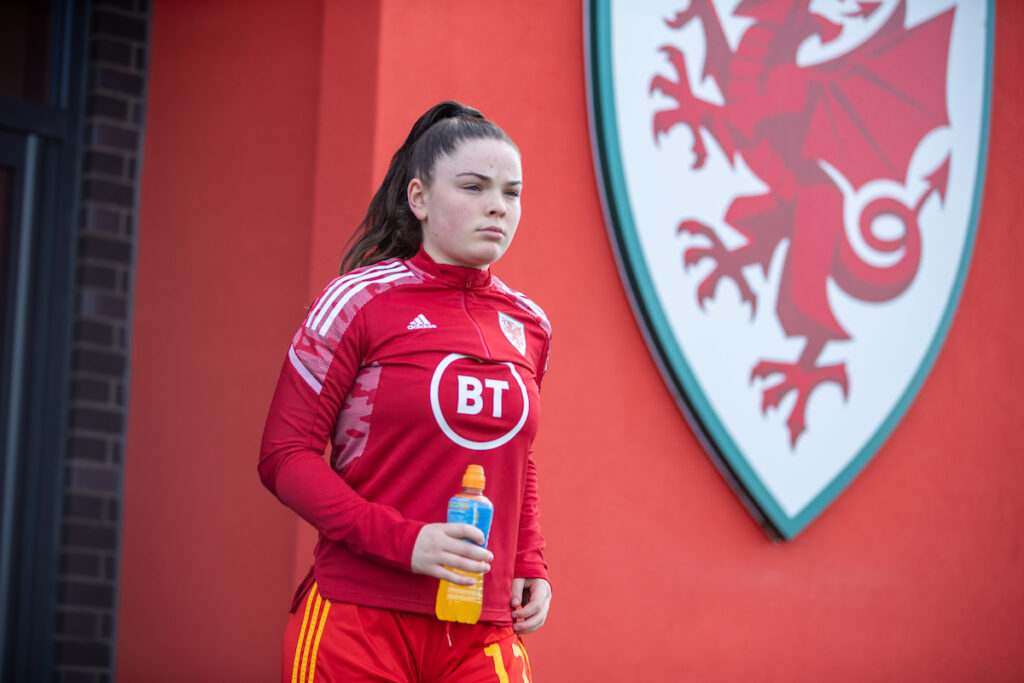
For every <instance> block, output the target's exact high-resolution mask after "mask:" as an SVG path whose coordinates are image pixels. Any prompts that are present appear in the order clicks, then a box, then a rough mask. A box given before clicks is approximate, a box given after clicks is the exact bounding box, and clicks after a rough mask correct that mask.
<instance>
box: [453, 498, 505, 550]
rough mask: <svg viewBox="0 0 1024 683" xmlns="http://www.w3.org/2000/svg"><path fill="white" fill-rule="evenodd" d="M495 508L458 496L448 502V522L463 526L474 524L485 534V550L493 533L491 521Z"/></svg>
mask: <svg viewBox="0 0 1024 683" xmlns="http://www.w3.org/2000/svg"><path fill="white" fill-rule="evenodd" d="M493 518H494V508H493V507H491V506H490V505H488V504H487V503H485V502H483V501H479V500H474V499H472V498H463V497H460V496H456V497H454V498H452V499H451V500H449V501H448V521H449V522H457V523H461V524H472V525H473V526H475V527H476V528H477V529H479V530H480V531H482V532H484V544H483V546H481V547H483V548H486V547H487V539H488V538H489V537H490V533H491V520H492V519H493Z"/></svg>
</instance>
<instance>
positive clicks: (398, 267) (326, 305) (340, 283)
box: [306, 262, 409, 328]
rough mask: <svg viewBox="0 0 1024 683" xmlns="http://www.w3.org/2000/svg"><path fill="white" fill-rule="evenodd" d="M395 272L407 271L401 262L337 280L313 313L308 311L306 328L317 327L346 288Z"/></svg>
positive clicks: (376, 267) (369, 269)
mask: <svg viewBox="0 0 1024 683" xmlns="http://www.w3.org/2000/svg"><path fill="white" fill-rule="evenodd" d="M396 272H401V273H407V272H409V271H408V269H407V268H406V267H405V266H404V265H402V263H401V262H398V263H392V264H390V265H388V266H375V267H373V268H368V269H367V270H365V271H361V272H359V273H354V274H351V275H346V276H345V277H342V278H338V280H336V281H335V282H334V284H332V285H331V286H330V287H329V288H328V290H327V292H325V293H324V296H323V297H322V298H321V300H320V303H319V304H317V306H316V308H315V309H314V310H313V311H310V314H309V316H307V317H306V327H311V328H315V327H318V326H319V325H320V323H321V321H323V319H324V316H325V315H327V312H328V311H330V310H332V307H333V305H334V302H335V301H336V300H337V299H338V297H339V296H341V295H342V293H343V292H344V291H345V290H346V289H347V288H349V287H351V286H355V285H358V284H359V283H360V282H365V281H367V280H372V279H374V278H376V277H383V276H386V275H389V274H391V273H396Z"/></svg>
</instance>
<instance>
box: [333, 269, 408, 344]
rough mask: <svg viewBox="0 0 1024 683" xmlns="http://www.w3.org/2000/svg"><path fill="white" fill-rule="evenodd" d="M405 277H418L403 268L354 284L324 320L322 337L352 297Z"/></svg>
mask: <svg viewBox="0 0 1024 683" xmlns="http://www.w3.org/2000/svg"><path fill="white" fill-rule="evenodd" d="M405 277H416V275H415V274H414V273H412V272H410V271H409V270H408V269H406V268H403V269H402V272H401V273H395V274H394V275H389V276H388V277H385V278H381V279H379V280H364V281H362V282H360V283H358V284H356V285H353V286H352V288H351V289H349V290H348V292H346V293H345V296H343V297H341V298H340V299H339V300H338V302H337V303H336V304H334V308H332V309H331V313H330V315H328V316H327V318H326V319H325V320H324V323H323V325H321V326H320V328H319V329H318V330H317V332H319V333H320V336H321V337H324V336H326V335H327V330H329V329H331V324H332V323H333V322H334V319H335V318H337V317H338V314H339V313H341V309H343V308H344V307H345V304H347V303H348V302H349V300H350V299H352V297H354V296H355V295H356V294H358V293H359V292H361V291H363V290H364V289H366V288H367V287H369V286H370V285H382V284H386V283H388V282H394V281H395V280H401V279H402V278H405Z"/></svg>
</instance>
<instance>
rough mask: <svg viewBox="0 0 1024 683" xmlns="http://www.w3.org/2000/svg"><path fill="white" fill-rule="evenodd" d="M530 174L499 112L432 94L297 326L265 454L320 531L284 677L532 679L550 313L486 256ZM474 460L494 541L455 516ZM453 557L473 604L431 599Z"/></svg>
mask: <svg viewBox="0 0 1024 683" xmlns="http://www.w3.org/2000/svg"><path fill="white" fill-rule="evenodd" d="M521 192H522V167H521V163H520V158H519V151H518V149H517V148H516V147H515V145H514V144H513V143H512V141H511V140H510V139H509V137H508V136H507V135H506V134H505V133H504V131H502V130H501V129H500V128H498V127H497V126H496V125H495V124H493V123H491V122H490V121H488V120H486V119H485V118H484V117H483V116H482V115H481V114H480V112H478V111H476V110H475V109H471V108H468V107H464V106H462V105H460V104H459V103H457V102H442V103H440V104H438V105H436V106H434V107H433V108H431V109H430V110H429V111H427V112H426V113H425V114H424V115H423V116H421V117H420V119H419V120H418V121H416V123H415V125H414V126H413V128H412V131H411V132H410V133H409V136H408V138H407V139H406V140H405V142H404V143H403V144H402V146H401V147H400V148H399V149H398V151H397V152H396V153H395V155H394V157H393V158H392V160H391V165H390V167H389V169H388V172H387V175H386V176H385V178H384V181H383V183H382V185H381V187H380V189H378V190H377V193H376V195H374V197H373V200H372V201H371V203H370V206H369V209H368V211H367V213H366V217H365V218H364V219H363V222H362V224H361V225H360V229H359V232H357V235H356V239H355V241H354V243H353V244H352V246H351V248H350V249H349V250H348V252H347V254H346V255H345V257H344V259H343V261H342V272H343V275H342V276H341V277H339V278H337V279H335V280H334V281H333V282H331V283H330V284H329V285H328V286H327V287H326V288H325V289H324V291H323V292H322V293H321V294H320V296H319V297H318V298H317V299H316V300H315V301H314V302H313V304H312V306H311V307H310V309H309V312H308V315H307V316H306V320H305V322H304V324H303V325H302V327H301V328H300V329H299V331H298V332H297V333H296V334H295V337H294V338H293V340H292V345H291V347H290V348H289V350H288V356H287V358H286V359H285V362H284V367H283V368H282V370H281V376H280V379H279V381H278V385H277V389H276V391H275V394H274V398H273V401H272V403H271V407H270V413H269V416H268V417H267V424H266V428H265V431H264V435H263V445H262V448H261V452H260V463H259V473H260V478H261V480H262V481H263V483H264V485H265V486H266V487H267V488H268V489H270V491H271V492H273V493H274V495H276V496H277V497H278V498H279V499H280V500H281V501H282V502H283V503H284V504H285V505H287V506H289V507H290V508H292V509H293V510H295V511H296V512H297V513H298V514H299V515H301V516H302V517H303V518H304V519H306V520H307V521H308V522H310V523H311V524H312V525H313V526H315V527H316V528H317V530H318V531H319V541H318V543H317V546H316V552H315V559H314V564H313V567H312V568H311V569H310V573H309V575H308V577H307V578H306V580H305V581H303V583H302V584H301V585H300V586H299V589H298V591H297V592H296V596H295V599H294V601H293V604H292V617H291V619H290V621H289V624H288V627H287V630H286V634H285V645H284V668H283V680H292V681H312V680H325V681H326V680H344V681H349V680H352V681H356V680H359V681H361V680H374V681H440V680H446V681H469V682H473V681H515V682H518V681H520V680H523V681H530V680H531V678H530V670H529V663H528V660H527V658H526V650H525V648H524V647H523V644H522V641H521V640H520V639H519V636H520V635H523V634H526V633H530V632H532V631H535V630H536V629H538V628H540V627H541V625H542V624H543V623H544V620H545V619H546V617H547V612H548V606H549V603H550V600H551V587H550V584H549V583H548V581H547V565H546V563H545V562H544V558H543V555H542V551H543V548H544V539H543V537H542V536H541V532H540V526H539V523H538V510H537V503H538V493H537V473H536V468H535V466H534V463H533V460H532V458H531V455H530V453H531V444H532V442H533V438H534V435H535V433H536V431H537V421H538V408H539V400H538V390H539V388H540V384H541V380H542V378H543V375H544V371H545V369H546V366H547V358H548V350H549V347H550V330H551V328H550V325H549V324H548V321H547V318H546V317H545V316H544V313H543V311H541V309H540V308H539V307H538V306H537V305H536V304H534V303H533V302H532V301H530V300H529V299H528V298H527V297H526V296H524V295H523V294H521V293H519V292H517V291H515V290H513V289H510V288H509V287H507V286H506V285H505V284H504V283H502V282H501V281H500V280H498V278H497V277H495V276H493V275H492V274H491V273H490V272H489V270H488V267H489V266H490V265H491V264H492V263H494V262H495V261H497V260H498V259H499V258H501V256H502V254H504V253H505V250H506V249H507V248H508V246H509V243H510V242H511V241H512V238H513V237H514V236H515V232H516V228H517V227H518V225H519V217H520V194H521ZM328 443H330V444H331V459H330V465H328V464H327V462H326V461H325V460H324V458H323V457H322V454H323V453H324V450H325V448H326V446H327V444H328ZM469 464H478V465H481V466H482V467H483V468H484V472H485V475H486V478H487V483H486V490H485V492H484V493H485V495H486V496H487V497H488V498H489V499H490V500H491V501H492V502H493V503H494V521H493V523H492V526H491V532H490V537H489V539H488V546H487V549H486V550H485V549H484V548H481V547H480V546H479V544H482V543H483V541H484V538H483V534H482V533H481V532H480V531H479V530H478V529H476V528H475V527H473V526H470V525H465V524H447V523H444V520H445V515H446V509H447V501H448V498H450V497H451V496H452V495H453V494H454V493H457V492H458V491H459V490H460V487H461V480H462V475H463V473H464V472H465V470H466V467H467V466H468V465H469ZM451 568H455V569H460V570H465V571H469V572H483V573H485V577H484V603H483V609H482V616H481V620H480V623H478V624H475V625H466V624H458V623H448V622H441V621H438V620H437V619H436V617H435V616H434V605H435V599H436V595H437V589H438V585H439V582H438V579H446V580H448V581H450V582H452V583H459V584H464V585H468V584H471V583H472V579H468V578H466V577H464V576H461V575H459V574H456V573H455V572H453V571H451Z"/></svg>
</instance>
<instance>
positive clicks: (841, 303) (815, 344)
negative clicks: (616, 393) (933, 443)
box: [587, 0, 993, 538]
mask: <svg viewBox="0 0 1024 683" xmlns="http://www.w3.org/2000/svg"><path fill="white" fill-rule="evenodd" d="M587 9H588V18H587V22H588V45H587V52H588V54H587V63H588V72H589V73H588V75H589V87H590V106H591V131H592V136H593V140H594V146H595V159H596V161H597V169H596V170H597V175H598V177H599V180H600V184H601V186H602V190H603V200H604V203H605V213H606V218H607V223H608V225H609V232H610V235H611V238H612V243H613V245H614V247H615V249H616V252H617V255H618V258H619V263H620V270H621V273H622V276H623V281H624V285H625V286H626V288H627V289H628V291H629V292H630V295H631V298H632V300H633V302H634V309H635V312H636V314H637V317H638V320H639V321H640V323H641V325H642V327H643V328H644V329H645V331H646V333H647V336H648V341H649V346H650V348H651V351H652V353H653V354H654V356H655V359H656V361H657V363H658V364H659V366H660V367H661V368H662V371H663V374H664V375H665V378H666V381H667V382H668V383H669V385H670V386H671V387H672V388H673V390H674V391H675V392H676V395H677V397H678V399H679V402H680V405H681V407H682V408H683V410H684V413H685V414H686V415H687V417H688V418H689V419H690V421H691V424H692V426H693V427H694V429H695V431H696V432H697V434H698V437H699V438H700V440H701V441H702V443H703V444H704V445H705V448H706V449H707V450H708V451H709V453H710V454H711V455H712V457H713V458H714V459H715V461H716V464H718V466H719V469H720V470H721V471H722V472H723V474H725V476H726V477H727V479H729V481H730V483H731V484H732V485H733V486H734V488H735V489H736V490H737V491H738V492H739V493H740V495H741V496H742V497H743V498H744V499H745V500H746V502H748V503H750V504H752V505H748V508H750V509H751V510H752V512H753V513H754V514H755V516H756V517H758V519H759V521H760V522H761V523H762V524H763V525H764V526H765V528H766V529H767V530H768V531H769V533H771V534H772V535H775V536H780V537H782V538H791V537H793V536H794V535H796V534H797V533H799V532H800V531H801V530H802V529H803V528H804V527H805V526H806V525H807V524H808V523H809V522H810V521H811V520H812V519H814V518H815V517H816V516H818V515H819V514H820V513H821V512H822V510H824V509H825V508H826V507H827V506H828V505H829V504H830V503H831V502H832V501H833V500H834V499H835V498H836V496H837V495H838V494H839V493H840V492H841V491H842V490H843V489H844V488H845V487H846V486H847V485H848V484H849V483H850V482H851V481H852V480H853V479H854V478H855V477H856V476H857V474H858V473H859V472H860V471H861V470H862V469H863V468H864V467H865V465H866V464H867V463H868V462H869V461H870V460H871V458H872V457H873V456H874V455H875V454H876V453H878V451H879V449H880V448H881V447H882V446H883V443H884V442H885V440H886V438H887V437H888V436H889V435H890V434H891V432H892V431H893V429H895V428H896V426H897V424H898V422H899V420H900V418H901V417H902V416H903V415H904V414H905V413H906V411H907V410H908V408H909V407H910V405H911V403H912V401H913V399H914V397H915V396H916V394H917V393H918V392H919V391H920V390H921V389H922V385H923V383H924V380H925V377H926V376H927V374H928V371H929V370H930V368H931V365H932V363H933V361H934V359H935V357H936V355H937V354H938V353H939V350H940V347H941V345H942V341H943V338H944V336H945V333H946V331H947V330H948V328H949V325H950V322H951V319H952V317H953V314H954V311H955V309H956V304H957V301H958V298H959V293H960V290H961V288H962V285H963V282H964V278H965V276H966V273H967V267H968V263H969V261H970V254H971V249H972V245H973V242H974V234H975V229H976V224H977V217H978V211H979V204H980V195H981V189H982V178H983V170H984V162H985V147H986V141H987V120H988V101H989V88H990V82H991V76H990V74H991V66H990V65H991V35H992V20H993V7H992V4H991V3H990V2H985V1H984V0H878V1H875V2H867V1H864V0H642V1H633V0H603V1H602V0H594V1H592V2H590V3H589V4H588V7H587Z"/></svg>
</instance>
